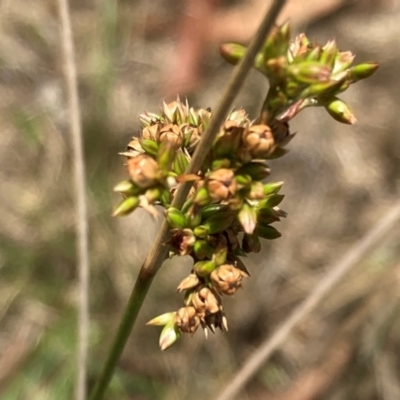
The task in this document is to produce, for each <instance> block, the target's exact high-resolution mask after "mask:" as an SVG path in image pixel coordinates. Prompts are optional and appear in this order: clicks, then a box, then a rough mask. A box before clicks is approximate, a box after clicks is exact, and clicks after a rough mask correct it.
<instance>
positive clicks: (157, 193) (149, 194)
mask: <svg viewBox="0 0 400 400" xmlns="http://www.w3.org/2000/svg"><path fill="white" fill-rule="evenodd" d="M144 196H145V197H146V199H147V201H148V202H149V203H154V202H155V201H157V200H158V199H159V198H160V197H161V190H160V188H151V189H147V190H146V192H145V194H144Z"/></svg>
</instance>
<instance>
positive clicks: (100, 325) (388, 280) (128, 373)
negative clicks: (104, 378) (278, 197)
mask: <svg viewBox="0 0 400 400" xmlns="http://www.w3.org/2000/svg"><path fill="white" fill-rule="evenodd" d="M288 3H289V4H288V6H287V7H286V8H285V11H284V12H283V14H282V16H281V17H280V22H283V21H285V20H287V19H290V20H291V21H292V23H293V31H294V33H299V32H301V31H305V32H306V33H307V35H308V36H309V37H310V38H311V39H317V40H318V41H320V42H324V41H326V40H328V39H331V38H336V39H337V41H338V45H339V48H340V49H342V50H351V51H352V52H353V53H355V54H356V55H357V58H356V62H357V61H358V62H361V61H372V60H376V61H378V62H379V63H380V69H379V70H378V72H377V73H376V75H374V76H373V77H372V78H370V79H368V80H366V81H362V82H360V83H357V84H356V85H355V86H352V87H351V89H350V90H349V91H348V93H346V94H345V96H344V98H345V99H346V100H347V101H348V102H349V104H350V105H351V106H352V108H353V110H354V111H355V114H356V116H357V117H358V123H357V124H356V125H355V126H345V125H341V124H339V123H337V122H335V121H334V120H332V119H331V118H330V117H329V116H328V115H327V114H326V113H325V112H324V111H323V110H319V109H310V110H306V111H304V112H303V113H301V114H300V115H299V116H298V117H296V118H295V120H294V121H293V123H292V125H291V130H292V131H297V132H298V134H297V136H296V138H295V139H294V140H293V141H292V142H291V143H290V145H289V149H290V150H291V151H290V153H289V154H288V155H287V156H285V157H284V158H282V159H279V160H277V161H273V162H271V167H272V175H271V180H274V181H281V180H283V181H285V185H284V188H283V189H282V191H281V192H282V193H284V194H286V198H285V200H284V201H283V203H282V205H281V206H282V208H283V209H284V210H285V211H287V212H288V214H289V215H288V218H287V220H285V221H283V222H281V223H280V224H279V226H277V227H278V229H279V230H280V231H281V232H282V234H283V237H282V238H280V239H279V240H276V241H272V242H268V243H266V242H265V241H264V243H263V250H262V252H261V253H259V254H257V255H255V256H252V257H250V258H249V259H248V260H247V262H246V265H247V267H248V269H249V271H250V273H251V275H252V277H251V278H250V279H247V280H246V281H245V284H244V289H243V290H241V291H240V293H237V294H236V295H235V296H234V297H233V298H225V301H224V305H225V309H226V312H227V316H228V319H229V327H230V330H229V332H228V333H227V334H224V335H222V334H216V335H215V336H211V337H209V338H208V340H205V338H204V336H203V334H202V333H201V331H200V330H199V331H198V332H197V333H196V334H195V335H194V337H192V338H191V337H190V336H188V335H185V336H184V337H183V338H182V339H181V340H179V342H178V343H176V344H175V345H174V346H173V347H172V348H171V349H169V350H168V351H166V352H161V351H160V350H159V348H158V336H159V333H160V331H159V329H157V328H154V327H146V326H145V322H146V321H148V320H150V319H151V318H153V317H154V316H156V315H159V314H161V313H164V312H167V311H173V310H176V309H177V308H179V307H180V305H181V304H182V296H181V295H179V294H177V293H176V286H177V284H178V283H179V281H180V280H181V279H182V278H183V277H184V276H186V275H187V273H188V271H189V269H190V261H189V260H187V259H183V260H178V259H177V258H176V259H172V260H170V261H167V262H166V263H165V264H164V267H163V268H162V269H161V270H160V272H159V274H158V276H157V277H156V279H155V281H154V283H153V286H152V288H151V290H150V293H149V296H148V298H147V300H146V302H145V305H144V308H143V309H142V311H141V314H140V315H139V319H138V321H137V326H136V327H135V329H134V332H133V334H132V337H131V340H130V342H129V343H128V346H127V348H126V349H125V352H124V354H123V357H122V358H121V360H120V363H119V365H118V369H117V372H116V374H115V376H114V378H113V380H112V382H111V385H110V389H109V392H108V395H107V396H108V397H107V399H121V400H128V399H129V400H145V399H146V400H147V399H156V400H158V399H160V400H161V399H162V400H170V399H171V400H172V399H178V400H179V399H188V398H190V399H192V400H197V399H213V398H216V396H217V393H219V392H220V391H221V389H222V388H223V387H224V385H225V384H226V383H227V382H229V380H230V379H231V377H232V376H233V374H234V372H235V371H237V369H238V368H239V366H240V365H242V363H243V362H244V360H246V358H247V357H248V356H249V355H250V354H251V353H252V352H253V351H255V350H256V349H257V346H258V345H259V344H260V343H261V341H262V340H263V339H264V338H265V337H266V336H268V335H270V334H271V333H272V332H273V331H274V329H275V328H276V327H277V326H278V325H279V324H280V323H281V322H282V321H284V320H285V318H286V317H287V316H288V315H289V314H290V312H291V311H292V310H293V309H294V308H295V307H296V305H298V304H299V303H300V302H301V301H302V300H303V299H304V298H305V297H306V296H307V294H308V293H309V292H310V291H311V290H312V288H313V287H314V286H315V285H316V284H317V282H318V281H319V280H320V279H321V277H323V276H324V275H325V274H326V273H327V272H328V269H327V267H328V266H329V265H330V264H331V263H332V262H334V261H335V260H336V259H338V258H340V257H341V255H342V254H343V253H344V252H345V251H347V250H348V249H350V248H351V247H352V246H353V245H354V244H355V243H356V242H357V240H358V239H359V238H361V237H362V236H363V235H364V234H365V233H366V232H368V231H369V230H370V229H371V228H372V227H374V226H375V225H376V223H377V221H379V220H380V218H381V217H382V216H383V215H385V213H386V212H387V210H388V209H390V207H391V206H392V205H394V204H395V203H396V202H397V201H398V198H399V193H400V168H399V167H400V136H399V134H398V125H399V122H400V116H399V102H400V80H399V78H398V74H399V71H400V57H399V50H398V49H399V37H400V24H399V20H400V4H399V2H398V0H392V1H389V0H379V1H368V0H359V1H337V0H326V1H323V2H321V1H319V0H305V1H300V0H299V1H297V0H292V1H289V2H288ZM56 4H57V2H54V1H52V0H37V1H35V2H32V1H28V0H2V1H1V2H0V140H1V146H0V204H1V209H0V274H1V278H0V398H1V399H4V400H12V399H15V400H19V399H22V400H24V399H30V400H44V399H58V400H63V399H66V400H69V399H72V398H73V395H74V385H75V378H76V348H77V343H76V337H77V334H76V332H77V312H76V307H77V297H78V292H77V271H76V256H75V230H74V229H75V228H74V220H75V217H74V206H73V181H72V173H71V170H72V166H71V146H70V138H69V130H68V120H69V116H68V108H67V103H66V95H65V85H64V78H63V58H62V51H61V47H60V23H59V17H58V10H57V6H56ZM266 4H269V2H265V1H261V0H254V1H245V0H220V1H217V0H204V1H198V0H186V1H176V0H163V1H162V0H153V1H149V0H148V1H145V0H124V1H123V0H120V1H116V0H98V1H89V0H71V2H70V5H71V13H72V25H73V30H74V36H75V46H76V53H77V54H76V62H77V68H78V75H79V90H80V101H81V110H82V118H83V135H84V142H85V157H86V167H87V180H88V188H87V190H88V201H89V218H90V219H89V224H90V262H91V283H90V310H91V325H90V327H91V335H90V358H89V386H91V385H92V384H93V383H94V380H95V378H96V376H97V374H98V373H99V370H100V367H101V363H102V362H103V360H104V358H105V355H106V352H107V350H108V346H109V344H110V342H111V339H112V337H113V334H114V332H115V330H116V327H117V325H118V321H119V318H120V316H121V313H122V310H123V308H124V306H125V304H126V301H127V298H128V296H129V294H130V291H131V288H132V286H133V284H134V281H135V279H136V276H137V273H138V270H139V268H140V266H141V264H142V261H143V260H144V258H145V256H146V254H147V252H148V250H149V247H150V245H151V243H152V242H153V240H154V237H155V233H156V232H157V229H158V227H159V224H160V221H154V220H153V219H152V218H151V217H150V216H149V215H147V214H146V213H145V212H142V210H138V211H135V213H134V214H133V215H131V216H129V217H126V218H122V219H112V218H111V216H110V215H111V211H112V208H113V206H114V205H115V204H116V203H117V202H118V200H119V198H118V196H116V195H115V194H113V193H112V188H113V186H114V185H115V184H116V183H117V182H119V181H120V180H122V179H124V178H125V176H126V175H125V170H124V167H123V165H122V164H123V162H124V160H123V158H121V157H120V156H118V155H117V153H118V152H120V151H123V150H124V149H125V146H126V144H127V143H128V141H129V139H130V137H131V136H133V135H135V134H136V133H137V131H138V129H139V124H138V120H137V116H138V114H139V113H140V112H142V111H143V110H148V111H153V112H157V111H158V110H159V106H160V104H161V102H162V101H163V100H166V101H171V100H173V99H175V97H176V95H177V94H178V93H179V94H180V95H181V97H185V96H187V97H188V99H189V102H190V103H191V104H192V105H193V106H202V107H212V108H213V107H215V105H216V104H217V102H218V101H219V99H220V97H221V95H222V92H223V89H224V88H225V85H226V83H227V81H228V79H229V76H230V74H231V72H232V67H231V66H230V65H227V64H226V63H225V62H224V61H223V60H222V59H221V58H220V57H219V55H218V46H219V44H220V43H221V42H222V41H224V40H239V41H244V42H246V41H248V40H249V38H250V37H251V35H252V34H253V33H254V31H255V29H256V28H257V26H258V23H259V21H260V19H261V17H262V15H263V12H264V9H265V6H266ZM266 90H267V84H266V82H265V79H264V78H263V77H262V76H261V75H259V74H257V73H256V72H252V73H251V74H250V75H249V76H248V78H247V80H246V84H245V86H244V87H243V89H242V90H241V92H240V94H239V95H238V97H237V99H236V101H235V105H236V106H237V107H244V108H245V109H246V110H247V111H248V112H249V114H250V116H251V117H255V116H256V113H257V110H258V109H259V107H260V103H261V101H262V99H263V96H264V95H265V93H266ZM399 232H400V230H399V229H398V228H397V229H396V230H395V231H393V232H392V233H391V235H390V237H389V239H387V240H386V241H385V242H384V244H383V245H381V246H380V247H379V249H378V250H377V251H375V252H374V253H373V254H372V255H371V256H369V257H368V258H367V259H365V260H363V262H362V263H360V265H358V266H357V267H356V268H355V269H353V271H352V273H351V274H349V275H348V276H346V278H345V280H344V281H343V282H341V283H340V285H338V286H337V287H336V289H335V290H334V291H333V293H331V294H330V295H329V297H328V298H327V299H326V300H325V301H324V302H323V303H321V304H320V306H319V307H318V309H317V310H316V311H314V312H313V313H311V315H309V316H308V317H307V318H306V319H305V320H303V322H302V323H301V324H300V325H299V326H297V327H296V329H295V330H294V331H293V332H292V334H291V335H290V338H289V339H288V340H287V341H286V342H285V344H284V345H283V346H282V347H281V348H280V349H279V350H278V351H277V352H276V353H275V354H274V356H273V357H272V359H271V360H269V361H268V362H267V363H265V365H264V366H263V367H262V369H261V370H260V371H259V372H258V373H257V375H256V376H254V378H253V379H252V381H251V382H250V384H249V385H248V386H247V388H246V393H243V394H241V395H240V396H239V398H241V399H255V400H258V399H267V400H272V399H273V400H277V399H279V400H294V399H296V400H298V399H301V400H311V399H326V400H328V399H329V400H339V399H363V400H373V399H382V400H396V399H400V356H399V355H400V297H399V293H400V291H399V279H398V278H399V276H400V261H399V253H400V248H399V244H400V236H399Z"/></svg>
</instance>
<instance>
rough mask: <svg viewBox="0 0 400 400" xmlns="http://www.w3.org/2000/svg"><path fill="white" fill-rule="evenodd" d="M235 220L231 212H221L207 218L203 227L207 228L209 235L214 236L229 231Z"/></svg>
mask: <svg viewBox="0 0 400 400" xmlns="http://www.w3.org/2000/svg"><path fill="white" fill-rule="evenodd" d="M234 218H235V217H234V215H233V214H232V213H231V212H229V211H225V212H219V213H216V214H214V215H212V216H211V217H210V218H207V219H206V220H205V221H204V223H203V225H204V226H206V227H207V231H208V234H209V235H214V234H216V233H220V232H223V231H224V230H225V229H228V228H229V227H230V226H231V225H232V222H233V220H234Z"/></svg>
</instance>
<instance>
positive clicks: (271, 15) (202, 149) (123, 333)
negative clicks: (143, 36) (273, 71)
mask: <svg viewBox="0 0 400 400" xmlns="http://www.w3.org/2000/svg"><path fill="white" fill-rule="evenodd" d="M285 3H286V0H275V1H274V3H273V4H272V6H271V8H270V10H269V11H268V12H267V13H266V16H265V18H264V20H263V22H262V23H261V25H260V27H259V29H258V31H257V33H256V35H255V37H254V39H253V40H252V42H251V44H250V46H249V48H248V51H247V52H246V55H245V57H244V58H243V59H242V61H241V62H240V63H239V64H238V65H237V66H236V68H235V70H234V71H233V74H232V78H231V80H230V82H229V85H228V87H227V89H226V91H225V93H224V96H223V97H222V99H221V101H220V103H219V106H218V107H217V108H216V110H215V112H214V113H213V116H212V119H211V122H210V126H209V128H208V129H207V131H206V132H205V133H204V134H203V135H202V138H201V141H200V143H199V145H198V147H197V149H196V151H195V153H194V155H193V158H192V160H191V162H190V164H189V166H188V169H187V171H186V173H197V171H198V170H199V169H200V168H201V166H202V164H203V162H204V160H205V158H206V156H207V154H208V152H209V149H210V147H211V145H212V143H213V141H214V139H215V136H216V135H217V133H218V131H219V129H220V126H221V124H222V122H223V120H224V118H225V116H226V114H227V113H228V112H229V109H230V107H231V106H232V102H233V100H234V98H235V96H236V94H237V93H238V91H239V89H240V87H241V85H242V84H243V82H244V80H245V78H246V75H247V73H248V72H249V70H250V68H251V67H252V65H253V63H254V59H255V57H256V55H257V53H258V51H259V50H260V48H261V46H262V45H263V43H264V40H265V37H266V36H267V35H268V33H269V32H270V30H271V29H272V27H273V25H274V22H275V19H276V17H277V16H278V14H279V12H280V10H281V9H282V7H283V6H284V4H285ZM191 185H192V183H191V182H185V183H183V184H181V185H180V187H179V188H178V190H177V192H176V194H175V196H174V199H173V202H172V206H173V207H176V208H181V207H182V205H183V203H184V202H185V200H186V198H187V195H188V193H189V191H190V188H191ZM168 237H169V230H168V225H167V223H166V222H165V221H164V223H163V224H162V226H161V228H160V231H159V233H158V235H157V238H156V240H155V242H154V244H153V247H152V248H151V250H150V252H149V254H148V256H147V258H146V260H145V262H144V264H143V266H142V268H141V270H140V272H139V276H138V279H137V281H136V284H135V286H134V288H133V291H132V294H131V297H130V299H129V302H128V304H127V306H126V308H125V312H124V315H123V317H122V320H121V323H120V326H119V328H118V331H117V333H116V335H115V338H114V342H113V343H112V345H111V348H110V350H109V353H108V357H107V359H106V361H105V364H104V366H103V370H102V372H101V374H100V376H99V378H98V380H97V383H96V385H95V387H94V389H93V392H92V394H91V397H90V400H101V399H102V398H103V396H104V392H105V390H106V389H107V386H108V384H109V381H110V379H111V377H112V375H113V372H114V369H115V367H116V365H117V362H118V360H119V358H120V356H121V354H122V351H123V349H124V347H125V344H126V342H127V340H128V338H129V335H130V333H131V331H132V328H133V326H134V324H135V321H136V318H137V316H138V313H139V311H140V308H141V306H142V304H143V301H144V299H145V297H146V294H147V291H148V290H149V288H150V285H151V282H152V280H153V278H154V276H155V274H156V273H157V271H158V269H159V268H160V266H161V264H162V262H163V261H164V260H165V258H166V256H167V252H168V248H167V246H165V245H164V243H165V241H166V240H167V239H168Z"/></svg>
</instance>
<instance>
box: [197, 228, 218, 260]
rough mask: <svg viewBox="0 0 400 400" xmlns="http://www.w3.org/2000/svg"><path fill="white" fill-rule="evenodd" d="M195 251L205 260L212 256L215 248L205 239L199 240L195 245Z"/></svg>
mask: <svg viewBox="0 0 400 400" xmlns="http://www.w3.org/2000/svg"><path fill="white" fill-rule="evenodd" d="M195 230H196V229H195ZM193 251H194V254H195V255H196V257H197V258H198V259H199V260H204V259H205V258H211V257H212V253H213V251H214V248H213V247H212V246H210V245H209V244H208V242H207V241H205V240H197V241H196V243H195V244H194V246H193Z"/></svg>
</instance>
